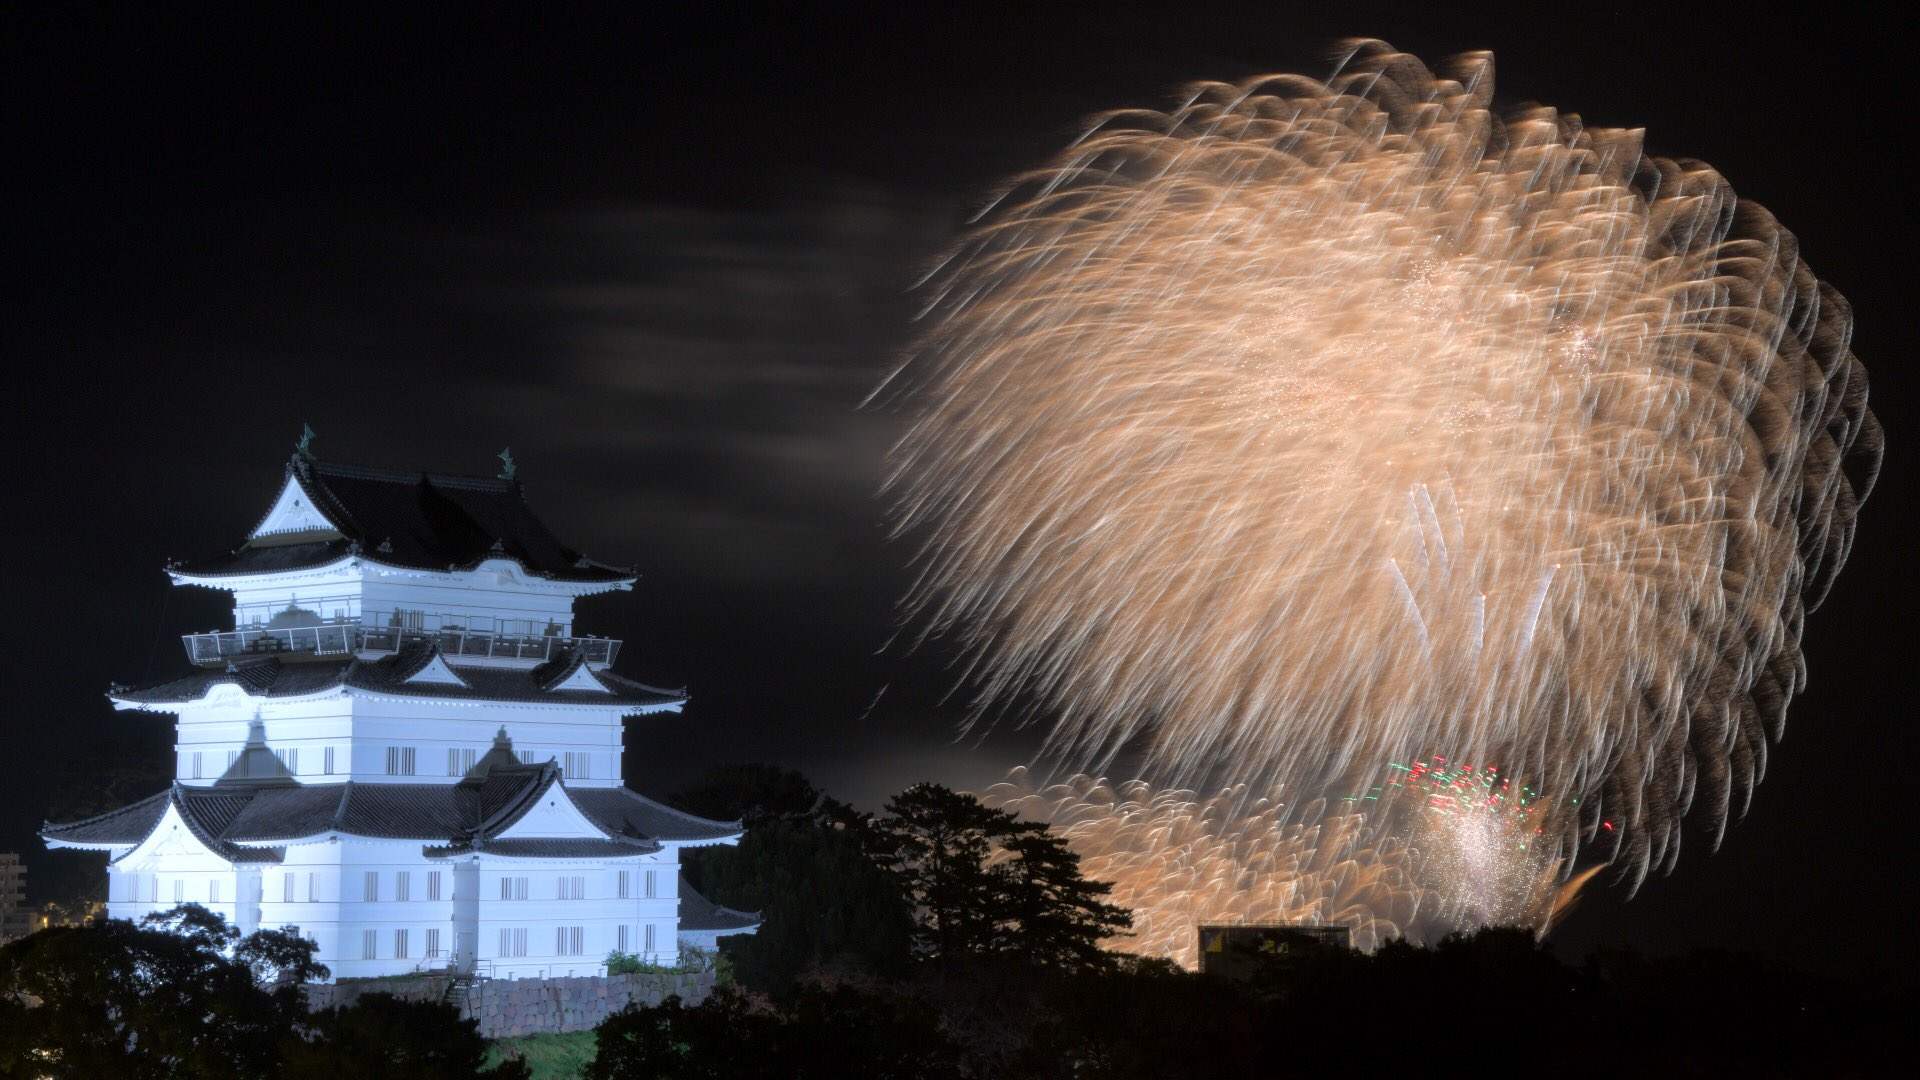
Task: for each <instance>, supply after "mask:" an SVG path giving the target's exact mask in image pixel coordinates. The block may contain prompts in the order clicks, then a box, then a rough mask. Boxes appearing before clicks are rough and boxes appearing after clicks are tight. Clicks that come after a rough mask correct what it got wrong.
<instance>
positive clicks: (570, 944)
mask: <svg viewBox="0 0 1920 1080" xmlns="http://www.w3.org/2000/svg"><path fill="white" fill-rule="evenodd" d="M555 930H556V931H557V932H556V933H555V934H554V938H555V940H554V944H553V951H554V952H555V953H557V954H558V955H560V956H579V955H580V954H581V953H583V952H585V951H586V948H585V945H584V939H585V937H586V934H585V931H584V928H583V927H578V926H560V927H555Z"/></svg>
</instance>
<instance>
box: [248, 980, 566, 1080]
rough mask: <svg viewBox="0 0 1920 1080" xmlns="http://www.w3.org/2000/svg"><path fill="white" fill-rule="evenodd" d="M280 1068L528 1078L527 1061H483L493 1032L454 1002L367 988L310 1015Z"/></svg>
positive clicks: (324, 1073) (349, 1074) (331, 1075)
mask: <svg viewBox="0 0 1920 1080" xmlns="http://www.w3.org/2000/svg"><path fill="white" fill-rule="evenodd" d="M281 1045H282V1051H283V1056H284V1065H283V1066H282V1067H281V1071H280V1072H279V1073H278V1074H277V1075H279V1076H282V1077H289V1078H294V1080H388V1078H390V1077H407V1078H408V1080H416V1078H417V1080H470V1078H472V1077H476V1076H479V1077H486V1078H488V1080H524V1078H525V1077H527V1076H529V1075H530V1072H529V1070H528V1068H527V1065H526V1064H525V1063H524V1062H520V1061H503V1062H501V1063H500V1064H498V1065H496V1066H494V1067H493V1068H492V1069H482V1066H483V1065H484V1064H485V1063H486V1059H487V1040H485V1039H483V1038H481V1037H480V1026H479V1024H478V1023H476V1022H475V1021H472V1020H462V1019H461V1018H460V1012H459V1010H458V1009H456V1008H454V1007H453V1006H452V1005H448V1004H444V1003H442V1002H438V1001H403V1000H401V999H400V998H396V997H393V996H392V995H389V994H368V995H366V996H365V997H362V998H360V999H359V1000H357V1001H355V1002H354V1003H353V1004H352V1005H351V1006H348V1007H345V1008H336V1009H328V1010H326V1011H323V1012H316V1013H313V1014H311V1015H310V1016H308V1017H307V1018H306V1019H305V1021H304V1022H303V1024H302V1030H301V1032H300V1033H299V1034H294V1035H290V1036H289V1037H288V1038H286V1039H285V1040H283V1042H282V1044H281Z"/></svg>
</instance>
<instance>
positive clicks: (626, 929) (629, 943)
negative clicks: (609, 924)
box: [617, 923, 633, 952]
mask: <svg viewBox="0 0 1920 1080" xmlns="http://www.w3.org/2000/svg"><path fill="white" fill-rule="evenodd" d="M632 929H633V927H631V926H628V925H627V924H626V923H621V924H620V930H619V938H620V944H619V945H618V946H617V948H618V949H619V950H620V951H621V952H627V951H629V950H631V949H632V948H633V934H632V933H631V931H632Z"/></svg>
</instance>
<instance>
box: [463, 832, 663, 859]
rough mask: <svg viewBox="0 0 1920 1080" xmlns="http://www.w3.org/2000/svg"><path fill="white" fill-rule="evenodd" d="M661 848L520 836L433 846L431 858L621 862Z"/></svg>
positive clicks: (619, 839)
mask: <svg viewBox="0 0 1920 1080" xmlns="http://www.w3.org/2000/svg"><path fill="white" fill-rule="evenodd" d="M659 850H660V845H659V844H656V843H652V842H649V841H645V840H630V839H626V838H624V837H613V838H608V839H600V838H597V837H592V836H578V837H574V836H562V837H524V838H520V837H516V838H514V839H510V840H497V839H496V840H482V841H475V842H471V843H465V844H452V845H449V846H446V847H430V848H428V849H427V857H428V858H430V859H444V858H451V857H452V856H455V855H472V854H482V855H500V856H503V857H505V858H510V859H618V858H621V857H623V856H628V855H651V854H652V853H654V852H656V851H659Z"/></svg>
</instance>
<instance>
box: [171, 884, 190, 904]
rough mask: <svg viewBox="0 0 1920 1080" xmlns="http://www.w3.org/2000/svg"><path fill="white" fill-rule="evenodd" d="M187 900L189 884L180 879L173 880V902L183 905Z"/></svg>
mask: <svg viewBox="0 0 1920 1080" xmlns="http://www.w3.org/2000/svg"><path fill="white" fill-rule="evenodd" d="M186 899H187V883H186V882H184V881H181V880H180V879H179V878H174V879H173V902H174V903H176V904H179V903H183V902H185V901H186Z"/></svg>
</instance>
